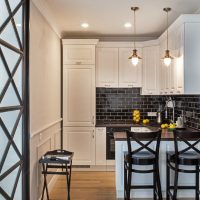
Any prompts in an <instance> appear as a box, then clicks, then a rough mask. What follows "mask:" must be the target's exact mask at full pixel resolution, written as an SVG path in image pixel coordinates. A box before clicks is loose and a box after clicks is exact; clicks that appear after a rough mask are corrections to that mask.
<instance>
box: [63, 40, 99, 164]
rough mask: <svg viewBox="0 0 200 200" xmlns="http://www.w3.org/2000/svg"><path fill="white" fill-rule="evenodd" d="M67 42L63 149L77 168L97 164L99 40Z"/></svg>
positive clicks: (64, 48) (64, 42)
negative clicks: (96, 93)
mask: <svg viewBox="0 0 200 200" xmlns="http://www.w3.org/2000/svg"><path fill="white" fill-rule="evenodd" d="M62 42H63V146H64V149H67V150H69V151H73V152H74V159H73V164H75V165H94V164H95V46H96V44H97V42H98V40H87V39H85V40H76V39H74V40H73V39H72V40H71V39H69V40H68V39H65V40H63V41H62Z"/></svg>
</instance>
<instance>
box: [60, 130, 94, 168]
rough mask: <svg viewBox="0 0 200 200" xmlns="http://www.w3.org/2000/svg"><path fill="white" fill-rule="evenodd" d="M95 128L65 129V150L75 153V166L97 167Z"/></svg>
mask: <svg viewBox="0 0 200 200" xmlns="http://www.w3.org/2000/svg"><path fill="white" fill-rule="evenodd" d="M95 139H96V137H95V127H64V130H63V148H64V149H66V150H69V151H72V152H74V158H73V165H95Z"/></svg>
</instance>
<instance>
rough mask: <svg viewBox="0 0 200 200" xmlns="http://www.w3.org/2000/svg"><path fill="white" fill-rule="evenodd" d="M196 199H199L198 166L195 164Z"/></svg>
mask: <svg viewBox="0 0 200 200" xmlns="http://www.w3.org/2000/svg"><path fill="white" fill-rule="evenodd" d="M195 192H196V200H199V166H198V165H197V166H196V191H195Z"/></svg>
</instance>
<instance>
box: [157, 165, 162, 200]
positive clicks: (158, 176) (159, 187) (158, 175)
mask: <svg viewBox="0 0 200 200" xmlns="http://www.w3.org/2000/svg"><path fill="white" fill-rule="evenodd" d="M156 174H157V175H156V181H157V190H158V199H159V200H162V199H163V198H162V189H161V182H160V172H159V164H157V166H156Z"/></svg>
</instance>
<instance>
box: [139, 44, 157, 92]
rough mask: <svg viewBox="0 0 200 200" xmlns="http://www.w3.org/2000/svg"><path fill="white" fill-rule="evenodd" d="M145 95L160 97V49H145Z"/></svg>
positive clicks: (143, 90) (154, 47)
mask: <svg viewBox="0 0 200 200" xmlns="http://www.w3.org/2000/svg"><path fill="white" fill-rule="evenodd" d="M142 57H143V71H142V74H143V81H142V82H143V86H142V94H143V95H158V93H159V77H158V76H159V47H158V46H152V47H144V48H143V53H142Z"/></svg>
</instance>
